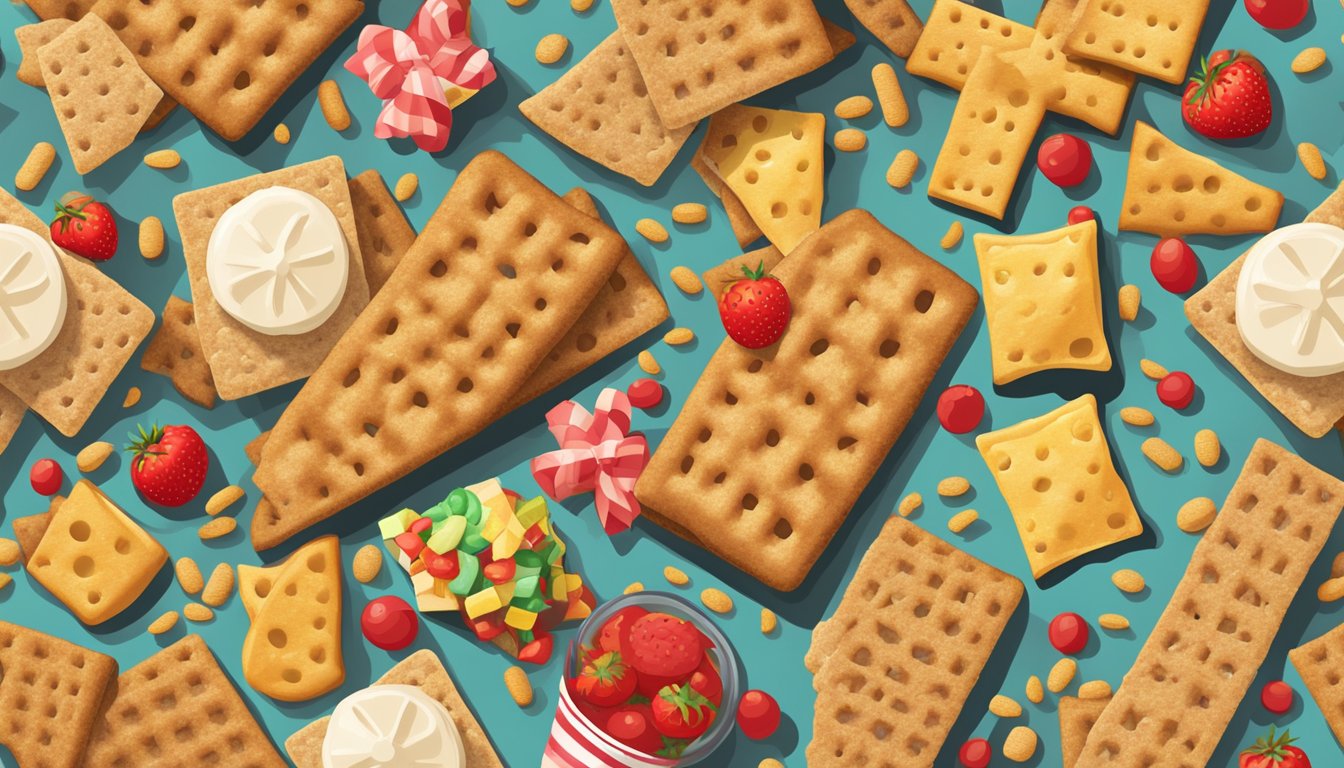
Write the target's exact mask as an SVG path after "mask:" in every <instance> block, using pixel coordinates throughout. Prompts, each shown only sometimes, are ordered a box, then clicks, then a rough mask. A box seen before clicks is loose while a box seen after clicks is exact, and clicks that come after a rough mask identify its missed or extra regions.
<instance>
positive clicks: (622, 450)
mask: <svg viewBox="0 0 1344 768" xmlns="http://www.w3.org/2000/svg"><path fill="white" fill-rule="evenodd" d="M546 424H547V426H548V427H549V428H550V430H551V434H552V435H554V436H555V441H556V442H557V443H559V445H560V449H559V450H556V451H551V452H549V453H544V454H542V455H540V456H538V457H536V458H535V459H533V460H532V477H533V478H535V479H536V481H537V485H539V486H541V490H543V491H545V493H546V495H547V496H550V497H551V498H552V499H555V500H556V501H562V500H564V499H567V498H569V497H570V496H574V495H575V494H579V493H587V492H588V491H592V492H593V496H594V500H595V502H596V504H597V516H598V519H599V520H601V521H602V530H604V531H606V532H607V534H608V535H610V534H613V533H620V532H621V531H624V530H626V529H627V528H629V527H630V526H631V525H632V524H633V523H634V522H635V518H637V517H639V501H638V500H637V499H636V498H635V481H636V480H638V479H639V473H640V472H643V471H644V467H645V466H646V465H647V464H648V463H649V444H648V442H647V441H645V439H644V436H643V435H641V434H638V433H636V434H633V435H632V434H630V398H628V397H626V395H625V393H624V392H622V391H620V390H619V389H604V390H602V393H601V394H599V395H598V396H597V403H596V404H595V405H594V406H593V412H592V413H589V412H588V411H587V410H586V409H585V408H584V407H583V406H581V405H579V404H578V403H576V402H574V401H573V400H566V401H564V402H562V403H560V404H559V405H557V406H555V407H554V408H552V409H551V410H550V412H548V413H547V414H546Z"/></svg>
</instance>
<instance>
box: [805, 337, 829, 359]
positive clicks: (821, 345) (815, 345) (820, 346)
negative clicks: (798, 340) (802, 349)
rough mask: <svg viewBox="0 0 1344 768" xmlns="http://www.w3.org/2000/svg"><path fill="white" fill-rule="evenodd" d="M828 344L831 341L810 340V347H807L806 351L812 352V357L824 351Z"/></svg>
mask: <svg viewBox="0 0 1344 768" xmlns="http://www.w3.org/2000/svg"><path fill="white" fill-rule="evenodd" d="M830 346H831V343H830V342H829V341H827V340H826V339H817V340H816V341H814V342H812V346H811V347H808V351H809V352H811V353H812V356H813V357H818V356H820V355H821V354H822V353H823V352H825V351H826V349H827V348H828V347H830Z"/></svg>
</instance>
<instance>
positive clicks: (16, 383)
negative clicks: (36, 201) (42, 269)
mask: <svg viewBox="0 0 1344 768" xmlns="http://www.w3.org/2000/svg"><path fill="white" fill-rule="evenodd" d="M0 221H3V222H5V223H8V224H14V225H16V226H20V227H23V228H24V229H27V230H29V231H31V232H33V233H34V234H36V235H37V236H38V237H41V238H44V239H46V240H47V241H48V243H51V240H50V235H51V233H50V230H49V229H48V227H47V225H46V224H45V223H44V222H43V221H42V220H41V219H39V218H38V217H37V216H36V215H35V214H33V213H32V211H29V210H28V209H27V208H26V207H25V206H24V205H23V203H20V202H19V201H18V200H17V199H15V198H14V196H13V195H11V194H9V193H8V192H6V191H5V190H3V189H0ZM51 245H52V247H53V248H56V246H55V244H54V243H51ZM56 255H57V257H58V258H59V259H60V261H61V267H62V269H63V270H64V271H65V290H66V297H67V299H66V302H67V308H66V314H65V323H64V325H62V326H61V330H60V332H59V333H58V334H57V335H56V338H55V340H53V341H52V342H51V345H50V346H48V347H47V349H46V350H45V351H43V352H42V354H40V355H38V356H37V357H35V358H33V359H32V360H30V361H28V362H27V363H24V364H23V365H21V366H19V367H17V368H14V369H13V370H9V371H0V386H2V387H4V388H5V389H7V390H9V391H10V392H11V393H12V394H14V395H15V396H16V397H18V399H19V400H21V401H22V402H23V403H24V404H25V405H27V406H28V407H29V408H31V409H32V410H33V411H34V412H35V413H37V415H39V416H41V417H42V418H43V419H45V420H46V421H47V423H49V424H51V425H52V426H54V427H56V429H57V430H59V431H60V433H61V434H63V435H65V436H66V437H73V436H74V435H75V434H76V433H77V432H79V430H80V428H82V427H83V426H84V422H86V421H88V418H89V415H90V414H92V413H93V409H94V408H95V407H97V405H98V403H99V402H101V401H102V399H103V396H104V395H106V394H107V390H108V387H110V386H111V385H112V382H113V380H115V379H116V378H117V375H118V374H119V373H121V369H122V368H123V367H125V365H126V363H127V361H129V360H130V358H131V355H132V354H133V353H134V352H135V348H136V347H138V346H139V345H140V342H141V341H143V340H144V338H145V336H147V335H148V334H149V330H150V328H152V327H153V326H154V311H153V310H151V309H150V308H149V307H146V306H145V305H144V304H142V303H140V301H139V300H138V299H136V298H135V297H134V296H132V295H131V294H130V293H128V292H127V291H126V289H124V288H122V287H121V286H120V285H118V284H117V283H116V281H114V280H113V279H112V278H110V277H108V276H107V275H105V274H103V272H102V270H100V269H98V268H97V267H95V266H94V265H93V263H92V262H89V261H86V260H85V259H81V258H79V257H77V256H71V255H70V254H68V253H66V252H65V251H63V250H61V249H60V248H56Z"/></svg>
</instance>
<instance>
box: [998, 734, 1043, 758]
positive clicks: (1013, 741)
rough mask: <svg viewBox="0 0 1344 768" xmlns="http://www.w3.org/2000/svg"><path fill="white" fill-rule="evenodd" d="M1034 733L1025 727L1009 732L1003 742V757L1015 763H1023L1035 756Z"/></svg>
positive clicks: (1035, 739)
mask: <svg viewBox="0 0 1344 768" xmlns="http://www.w3.org/2000/svg"><path fill="white" fill-rule="evenodd" d="M1036 741H1037V738H1036V732H1035V731H1033V730H1031V729H1030V728H1028V727H1027V726H1025V725H1019V726H1017V727H1016V728H1014V729H1013V730H1011V731H1009V733H1008V738H1006V739H1004V740H1003V756H1004V757H1006V758H1008V759H1009V760H1012V761H1013V762H1015V763H1025V762H1027V761H1028V760H1030V759H1031V756H1032V755H1034V754H1036Z"/></svg>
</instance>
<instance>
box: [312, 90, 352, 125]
mask: <svg viewBox="0 0 1344 768" xmlns="http://www.w3.org/2000/svg"><path fill="white" fill-rule="evenodd" d="M317 103H318V106H320V107H322V117H324V118H326V120H327V125H330V126H331V129H332V130H333V131H344V130H345V129H346V128H349V127H350V110H349V109H348V108H346V106H345V96H344V95H343V94H342V93H341V86H340V85H338V84H337V83H336V81H335V80H323V81H322V84H321V85H319V86H317Z"/></svg>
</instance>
